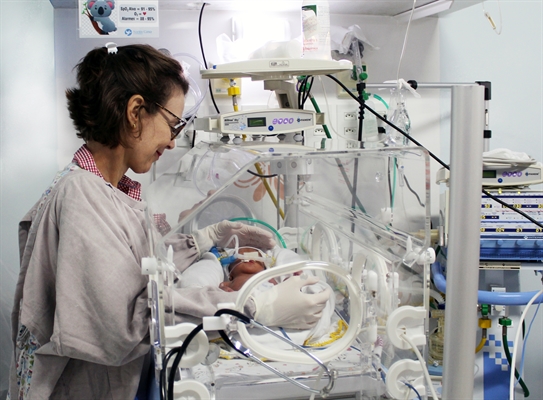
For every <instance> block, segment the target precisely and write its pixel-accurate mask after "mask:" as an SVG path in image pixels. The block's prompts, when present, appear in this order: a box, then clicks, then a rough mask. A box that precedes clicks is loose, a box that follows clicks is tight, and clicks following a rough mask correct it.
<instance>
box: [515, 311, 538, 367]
mask: <svg viewBox="0 0 543 400" xmlns="http://www.w3.org/2000/svg"><path fill="white" fill-rule="evenodd" d="M540 306H541V303H539V304H538V305H537V308H536V309H535V313H534V316H533V317H532V321H531V322H530V326H529V327H528V333H527V334H526V339H524V336H523V339H524V343H523V344H522V357H521V359H520V375H521V376H522V373H523V372H524V355H525V352H526V343H527V342H528V336H530V331H531V330H532V325H533V323H534V321H535V317H536V316H537V313H538V312H539V307H540ZM522 322H523V325H524V321H522ZM523 334H524V332H523Z"/></svg>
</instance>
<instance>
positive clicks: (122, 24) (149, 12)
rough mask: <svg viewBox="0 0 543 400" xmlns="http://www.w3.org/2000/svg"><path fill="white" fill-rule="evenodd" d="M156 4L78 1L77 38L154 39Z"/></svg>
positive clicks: (156, 20)
mask: <svg viewBox="0 0 543 400" xmlns="http://www.w3.org/2000/svg"><path fill="white" fill-rule="evenodd" d="M158 28H159V25H158V1H139V0H132V1H122V0H79V37H80V38H96V37H107V36H110V37H115V38H119V37H126V38H128V37H134V38H140V37H158Z"/></svg>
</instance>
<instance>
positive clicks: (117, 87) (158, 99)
mask: <svg viewBox="0 0 543 400" xmlns="http://www.w3.org/2000/svg"><path fill="white" fill-rule="evenodd" d="M76 69H77V85H78V87H77V88H72V89H68V90H66V97H67V99H68V110H69V112H70V117H71V119H72V120H73V123H74V126H75V128H76V130H77V137H79V138H81V139H83V140H85V142H88V141H95V142H98V143H101V144H103V145H105V146H108V147H110V148H115V147H117V146H118V145H119V144H123V136H122V135H123V132H128V131H129V128H130V127H129V122H128V120H127V118H126V107H127V104H128V100H129V99H130V98H131V97H132V96H133V95H136V94H139V95H141V96H142V97H143V98H144V99H145V109H146V111H147V112H148V113H150V114H155V113H156V112H157V111H158V107H157V106H156V104H155V103H158V104H165V103H166V102H167V101H168V100H169V98H170V96H171V94H172V93H173V91H174V90H175V89H180V90H182V91H183V93H184V94H187V92H188V89H189V84H188V81H187V80H186V78H185V77H184V75H183V69H182V67H181V65H180V64H179V63H178V62H177V61H176V60H175V59H173V58H171V57H169V56H167V55H165V54H164V53H162V52H160V51H158V50H156V49H154V48H153V47H151V46H148V45H141V44H136V45H128V46H119V47H118V52H117V53H116V54H113V53H112V54H109V53H108V49H106V48H105V47H102V48H96V49H94V50H91V51H90V52H89V53H88V54H87V55H86V56H85V57H84V58H83V59H82V60H81V61H80V62H79V63H78V64H77V66H76Z"/></svg>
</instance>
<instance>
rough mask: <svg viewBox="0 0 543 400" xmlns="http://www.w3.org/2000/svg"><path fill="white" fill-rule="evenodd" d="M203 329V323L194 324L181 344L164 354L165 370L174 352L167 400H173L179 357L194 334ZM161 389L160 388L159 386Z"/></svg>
mask: <svg viewBox="0 0 543 400" xmlns="http://www.w3.org/2000/svg"><path fill="white" fill-rule="evenodd" d="M202 329H203V325H202V324H200V325H198V326H196V327H195V328H194V329H193V330H192V331H191V332H190V333H189V334H188V335H187V337H186V338H185V340H183V344H182V345H181V347H175V348H173V349H172V350H170V352H169V353H168V355H167V356H166V363H165V364H164V366H163V368H164V369H163V371H165V370H166V368H167V367H168V363H169V360H170V358H171V357H172V356H173V355H174V354H175V355H176V356H175V359H174V361H173V364H172V366H171V369H170V374H169V377H168V391H167V394H168V396H167V398H168V400H174V391H173V389H174V384H175V374H176V372H177V368H178V367H179V363H180V362H181V358H182V357H183V354H185V352H186V351H187V348H188V347H189V344H190V342H191V341H192V339H194V338H195V337H196V335H197V334H198V333H199V332H200V331H201V330H202ZM161 390H162V388H161Z"/></svg>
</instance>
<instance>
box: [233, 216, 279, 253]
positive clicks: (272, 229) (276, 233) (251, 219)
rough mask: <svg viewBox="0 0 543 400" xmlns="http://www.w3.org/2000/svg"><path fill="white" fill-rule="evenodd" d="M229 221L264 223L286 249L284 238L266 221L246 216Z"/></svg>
mask: <svg viewBox="0 0 543 400" xmlns="http://www.w3.org/2000/svg"><path fill="white" fill-rule="evenodd" d="M230 221H232V222H236V221H247V222H254V223H255V224H260V225H264V226H265V227H266V228H268V229H270V230H271V231H272V232H273V233H275V236H277V239H279V242H281V246H282V247H283V248H284V249H286V248H287V244H286V243H285V239H283V236H281V234H280V233H279V231H277V229H275V228H274V227H273V226H271V225H270V224H268V223H267V222H264V221H261V220H259V219H256V218H246V217H239V218H232V219H231V220H230Z"/></svg>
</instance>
